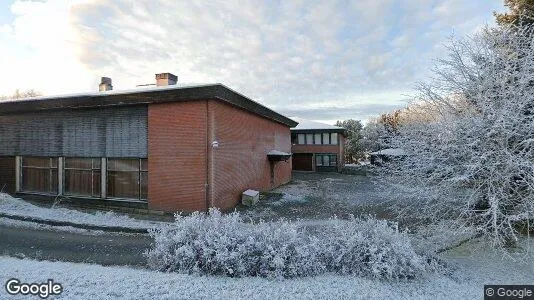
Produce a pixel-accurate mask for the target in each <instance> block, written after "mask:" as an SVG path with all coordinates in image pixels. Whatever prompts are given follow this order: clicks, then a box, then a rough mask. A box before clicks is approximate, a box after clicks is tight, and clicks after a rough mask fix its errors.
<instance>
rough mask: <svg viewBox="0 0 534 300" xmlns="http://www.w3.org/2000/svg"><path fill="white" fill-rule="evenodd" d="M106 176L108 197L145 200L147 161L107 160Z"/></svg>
mask: <svg viewBox="0 0 534 300" xmlns="http://www.w3.org/2000/svg"><path fill="white" fill-rule="evenodd" d="M106 174H107V175H106V176H107V196H108V197H110V198H128V199H138V200H146V199H147V186H148V162H147V159H143V158H142V159H138V158H108V160H107V173H106Z"/></svg>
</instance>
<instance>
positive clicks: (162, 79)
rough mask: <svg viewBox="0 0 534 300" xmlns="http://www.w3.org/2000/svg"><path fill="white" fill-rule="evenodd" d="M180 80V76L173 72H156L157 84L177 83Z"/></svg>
mask: <svg viewBox="0 0 534 300" xmlns="http://www.w3.org/2000/svg"><path fill="white" fill-rule="evenodd" d="M176 82H178V76H176V75H174V74H171V73H159V74H156V85H157V86H166V85H175V84H176Z"/></svg>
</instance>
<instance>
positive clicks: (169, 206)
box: [148, 101, 207, 211]
mask: <svg viewBox="0 0 534 300" xmlns="http://www.w3.org/2000/svg"><path fill="white" fill-rule="evenodd" d="M206 106H207V101H194V102H178V103H164V104H151V105H149V106H148V199H149V200H148V201H149V204H148V205H149V208H150V209H158V210H167V211H182V210H183V211H195V210H206V188H205V184H206V167H207V166H206V152H207V149H206V129H207V120H206Z"/></svg>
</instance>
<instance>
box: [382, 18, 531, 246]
mask: <svg viewBox="0 0 534 300" xmlns="http://www.w3.org/2000/svg"><path fill="white" fill-rule="evenodd" d="M435 75H436V76H435V80H434V81H432V82H430V83H427V84H422V85H421V86H420V89H419V90H420V94H419V97H418V99H419V100H421V101H422V102H424V104H425V107H427V108H428V109H431V110H432V113H433V114H439V118H437V119H436V120H435V121H432V122H411V123H409V124H403V125H402V126H400V128H399V132H398V133H397V134H395V135H392V136H391V137H390V138H389V147H391V148H402V149H404V150H405V151H406V153H408V155H407V156H406V157H404V158H402V159H393V160H392V161H390V163H389V164H387V165H386V166H385V167H383V168H382V170H381V171H382V172H383V175H384V177H383V178H385V179H387V180H388V181H389V182H393V183H395V184H396V185H397V186H403V187H404V188H405V191H409V192H413V194H414V195H415V196H417V197H416V199H417V200H416V201H412V202H411V208H414V209H411V210H410V209H409V208H410V206H408V210H407V211H406V212H409V214H410V217H421V218H431V219H434V220H437V219H444V218H450V219H455V220H457V221H458V222H457V224H458V225H460V224H462V225H469V226H474V228H476V230H477V231H478V232H479V233H480V234H483V235H484V236H486V237H488V238H489V240H490V241H491V242H492V243H493V244H494V245H495V246H500V247H505V246H507V245H510V244H515V242H516V241H517V234H518V232H519V231H520V230H522V229H525V226H528V223H529V222H528V220H529V219H530V220H532V218H533V212H534V35H533V31H532V28H523V29H520V30H506V29H504V30H503V29H486V30H484V31H483V33H482V34H480V35H478V36H474V37H472V38H471V39H469V40H465V41H462V42H452V43H451V45H450V46H449V55H448V57H447V58H446V59H443V60H440V61H439V62H438V66H437V68H436V69H435ZM399 183H400V184H399ZM414 206H415V207H414Z"/></svg>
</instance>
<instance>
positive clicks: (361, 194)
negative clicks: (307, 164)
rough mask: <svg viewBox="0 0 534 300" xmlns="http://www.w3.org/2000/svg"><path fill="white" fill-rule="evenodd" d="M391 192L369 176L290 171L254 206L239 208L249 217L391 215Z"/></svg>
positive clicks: (307, 217) (302, 217) (318, 217)
mask: <svg viewBox="0 0 534 300" xmlns="http://www.w3.org/2000/svg"><path fill="white" fill-rule="evenodd" d="M391 196H392V195H391V193H389V191H388V190H387V189H386V188H384V187H383V186H380V185H379V184H377V183H375V181H374V180H373V177H372V176H370V175H347V174H339V173H312V172H293V180H292V181H291V182H290V183H289V184H286V185H284V186H281V187H279V188H276V189H274V190H272V191H271V192H270V193H267V194H266V196H265V197H263V199H262V200H261V201H260V204H259V205H257V206H255V207H251V208H248V207H242V206H240V207H238V210H239V211H241V212H242V213H243V214H244V215H245V216H247V217H249V218H252V219H259V218H262V219H264V220H272V219H278V218H287V219H307V220H321V219H328V218H331V217H333V216H338V217H340V218H347V217H348V216H349V215H350V214H353V215H355V216H360V215H368V214H372V215H376V216H377V217H380V218H392V216H391V214H390V213H389V212H388V210H387V207H388V204H387V203H385V202H387V201H388V200H390V199H391Z"/></svg>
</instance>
